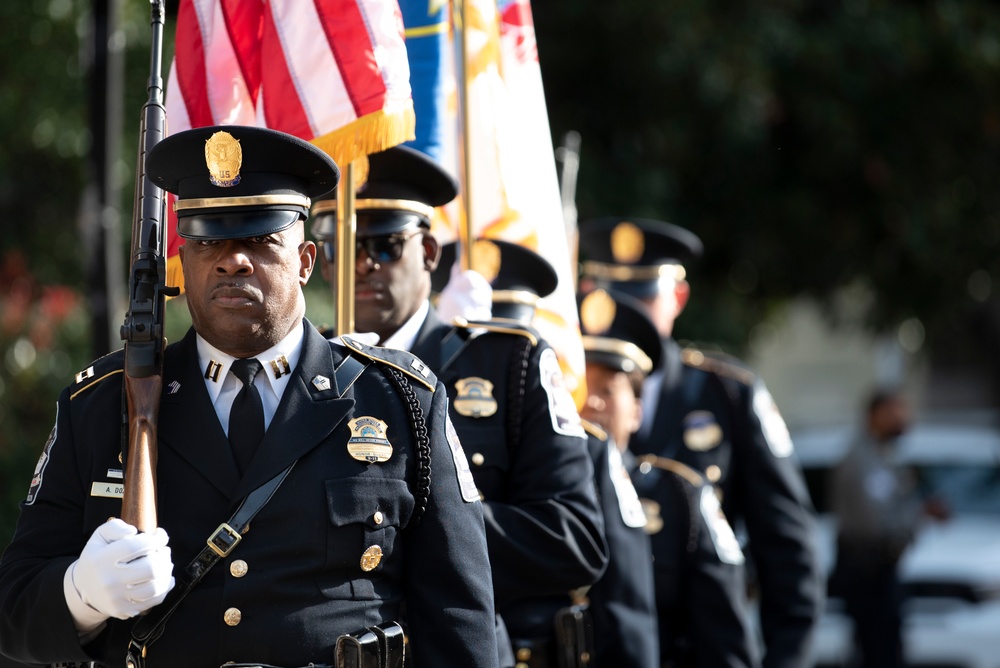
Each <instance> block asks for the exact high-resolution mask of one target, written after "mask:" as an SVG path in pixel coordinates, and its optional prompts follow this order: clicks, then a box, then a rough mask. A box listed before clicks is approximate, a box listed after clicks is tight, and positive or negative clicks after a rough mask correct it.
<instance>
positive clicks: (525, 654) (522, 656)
mask: <svg viewBox="0 0 1000 668" xmlns="http://www.w3.org/2000/svg"><path fill="white" fill-rule="evenodd" d="M517 660H518V661H530V660H531V648H530V647H521V648H519V649H518V650H517Z"/></svg>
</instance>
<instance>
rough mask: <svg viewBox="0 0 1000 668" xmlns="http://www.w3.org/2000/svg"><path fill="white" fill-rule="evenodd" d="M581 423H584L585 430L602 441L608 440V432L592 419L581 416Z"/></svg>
mask: <svg viewBox="0 0 1000 668" xmlns="http://www.w3.org/2000/svg"><path fill="white" fill-rule="evenodd" d="M580 424H582V425H583V430H584V431H585V432H587V433H588V434H590V435H591V436H596V437H597V438H599V439H601V440H602V441H606V440H608V432H606V431H604V430H603V429H601V428H600V427H598V426H597V425H596V424H594V423H593V422H591V421H590V420H584V419H583V418H580Z"/></svg>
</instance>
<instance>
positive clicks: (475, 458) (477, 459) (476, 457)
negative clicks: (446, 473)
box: [472, 452, 486, 466]
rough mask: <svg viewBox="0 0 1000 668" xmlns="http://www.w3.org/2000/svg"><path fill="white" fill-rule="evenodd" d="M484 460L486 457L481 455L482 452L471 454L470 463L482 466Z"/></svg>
mask: <svg viewBox="0 0 1000 668" xmlns="http://www.w3.org/2000/svg"><path fill="white" fill-rule="evenodd" d="M485 461H486V457H483V453H481V452H476V453H474V454H473V455H472V463H473V464H475V465H476V466H482V465H483V463H484V462H485Z"/></svg>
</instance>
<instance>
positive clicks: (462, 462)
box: [444, 416, 479, 503]
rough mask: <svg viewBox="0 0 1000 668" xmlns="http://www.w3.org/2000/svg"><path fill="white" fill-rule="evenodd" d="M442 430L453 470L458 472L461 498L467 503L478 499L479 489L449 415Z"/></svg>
mask: <svg viewBox="0 0 1000 668" xmlns="http://www.w3.org/2000/svg"><path fill="white" fill-rule="evenodd" d="M444 431H445V434H446V435H447V436H448V445H449V446H450V447H451V456H452V458H453V459H454V460H455V471H456V472H457V473H458V487H459V489H461V490H462V499H464V500H465V501H467V502H469V503H472V502H473V501H479V490H478V489H477V488H476V481H475V480H474V479H473V477H472V469H470V468H469V460H468V459H466V457H465V450H463V449H462V442H461V441H460V440H459V439H458V432H457V431H455V425H453V424H452V423H451V417H448V416H446V419H445V427H444Z"/></svg>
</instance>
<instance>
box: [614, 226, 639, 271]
mask: <svg viewBox="0 0 1000 668" xmlns="http://www.w3.org/2000/svg"><path fill="white" fill-rule="evenodd" d="M645 250H646V238H645V236H643V234H642V230H641V229H639V227H638V226H637V225H635V224H634V223H630V222H628V221H623V222H620V223H618V224H617V225H615V229H613V230H612V231H611V254H612V255H613V256H614V258H615V262H617V263H618V264H635V263H636V262H638V261H639V258H641V257H642V254H643V252H644V251H645Z"/></svg>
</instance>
